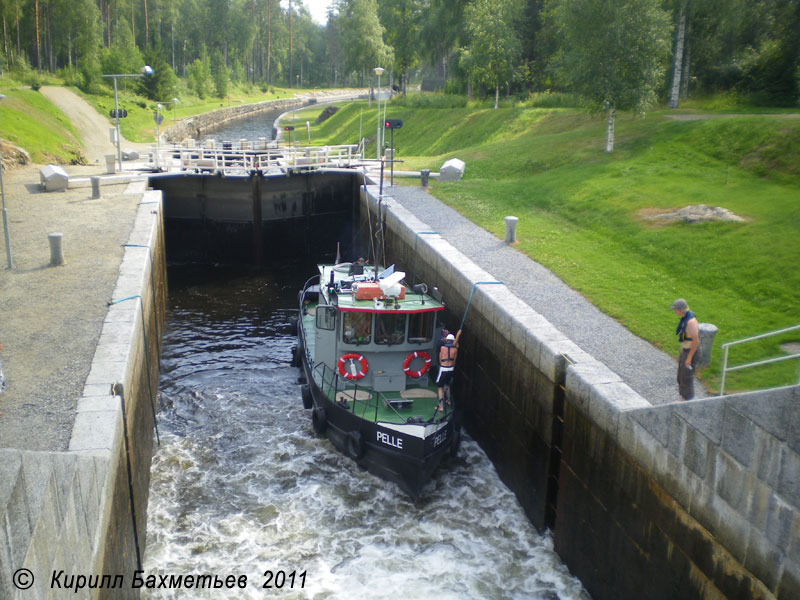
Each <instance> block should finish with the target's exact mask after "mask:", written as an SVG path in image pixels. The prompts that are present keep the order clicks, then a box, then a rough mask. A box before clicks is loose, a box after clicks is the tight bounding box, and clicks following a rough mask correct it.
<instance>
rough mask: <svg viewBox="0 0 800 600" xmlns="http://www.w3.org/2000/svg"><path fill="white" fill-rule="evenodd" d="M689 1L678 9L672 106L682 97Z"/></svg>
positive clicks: (683, 0)
mask: <svg viewBox="0 0 800 600" xmlns="http://www.w3.org/2000/svg"><path fill="white" fill-rule="evenodd" d="M688 3H689V2H688V0H681V3H680V7H679V10H678V28H677V31H676V33H675V55H674V58H673V67H672V89H671V90H670V93H669V107H670V108H678V100H679V98H680V92H681V72H682V69H683V49H684V42H685V40H686V12H687V11H686V8H687V4H688Z"/></svg>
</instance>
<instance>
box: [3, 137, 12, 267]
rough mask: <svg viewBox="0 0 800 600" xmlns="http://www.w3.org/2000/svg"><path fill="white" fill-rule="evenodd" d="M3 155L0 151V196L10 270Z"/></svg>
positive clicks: (9, 241)
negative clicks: (0, 197) (0, 196)
mask: <svg viewBox="0 0 800 600" xmlns="http://www.w3.org/2000/svg"><path fill="white" fill-rule="evenodd" d="M3 170H4V169H3V153H2V151H0V195H2V197H3V233H4V234H5V236H6V261H7V264H6V268H7V269H9V270H11V269H13V268H14V263H13V261H12V260H11V240H10V239H9V235H8V213H7V212H6V188H5V186H4V185H3Z"/></svg>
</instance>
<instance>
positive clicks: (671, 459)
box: [361, 186, 800, 600]
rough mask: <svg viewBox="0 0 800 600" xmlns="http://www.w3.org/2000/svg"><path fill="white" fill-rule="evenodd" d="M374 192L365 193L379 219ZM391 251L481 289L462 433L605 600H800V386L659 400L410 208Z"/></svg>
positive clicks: (392, 222)
mask: <svg viewBox="0 0 800 600" xmlns="http://www.w3.org/2000/svg"><path fill="white" fill-rule="evenodd" d="M377 193H378V192H377V188H376V187H375V186H370V187H369V188H368V190H367V191H366V192H365V193H362V197H361V201H362V217H361V218H362V227H363V226H366V218H367V217H366V215H367V214H368V213H367V210H366V209H367V208H369V210H370V211H371V212H372V214H373V218H374V212H375V210H376V205H377V203H376V201H375V197H376V196H377ZM381 205H382V210H383V214H384V219H385V223H386V231H387V240H386V245H387V254H388V256H390V257H392V262H395V263H397V266H398V268H400V269H402V270H404V271H406V274H407V279H408V280H409V281H411V282H412V283H417V282H422V281H424V282H426V283H427V284H428V286H429V287H431V286H432V285H436V286H438V287H439V289H440V290H441V291H442V293H443V295H444V298H445V301H446V302H447V304H448V309H449V310H448V313H449V317H448V318H449V321H448V327H449V328H450V329H451V330H455V329H457V328H458V326H459V323H460V319H461V317H462V315H463V314H464V310H465V307H466V303H467V301H468V299H469V298H470V295H472V301H471V304H470V308H469V313H468V314H467V318H466V324H465V330H466V331H465V333H464V336H463V337H462V343H461V350H460V352H459V369H458V377H457V380H456V389H455V393H456V394H457V395H456V398H457V399H458V402H459V403H460V405H461V407H462V408H463V409H464V415H465V416H464V418H465V425H466V427H467V430H468V432H469V433H470V435H471V436H472V437H473V438H475V439H476V440H477V441H478V442H479V443H480V444H481V446H482V447H483V448H484V450H485V451H486V452H487V454H488V455H489V457H490V458H491V459H492V462H493V463H494V465H495V467H496V468H497V470H498V472H499V474H500V475H501V477H502V478H503V480H504V481H505V482H506V484H507V485H508V486H509V487H510V488H511V489H512V490H513V491H514V492H515V493H516V495H517V498H518V499H519V501H520V503H521V505H522V506H523V508H524V509H525V511H526V513H527V515H528V516H529V518H530V519H531V521H532V522H533V524H534V525H536V526H537V527H538V528H543V527H549V528H551V529H552V530H553V532H554V538H555V546H556V550H557V551H558V553H559V555H560V556H561V557H562V559H563V560H564V561H565V563H566V564H567V565H568V566H569V568H570V570H571V571H572V572H573V573H575V574H576V575H577V576H578V577H579V578H580V579H581V581H582V582H583V583H584V585H585V586H586V588H587V589H588V590H589V592H590V594H591V595H592V597H593V598H595V599H597V600H604V599H609V600H611V599H614V600H618V599H631V600H634V599H635V600H639V599H641V598H650V599H664V600H674V599H675V598H709V599H711V598H714V599H716V598H780V599H789V598H798V597H800V454H798V452H800V428H798V425H800V412H799V411H798V410H797V408H796V407H797V404H798V400H800V387H799V386H793V387H789V388H782V389H778V390H768V391H765V392H758V393H750V394H741V395H736V396H733V395H732V396H726V397H724V398H709V399H706V400H700V401H694V402H690V403H676V404H670V405H663V406H657V407H654V406H652V405H651V404H650V403H649V402H648V401H647V400H645V399H644V398H642V397H641V396H639V395H638V394H637V393H636V392H634V391H633V390H632V389H631V388H630V387H629V386H627V385H626V384H625V383H624V382H622V380H621V379H620V377H619V376H617V375H616V374H615V373H613V372H612V371H611V370H610V369H608V368H607V367H605V365H603V364H601V363H600V362H598V361H597V360H595V359H594V358H593V357H592V356H590V355H589V354H587V353H586V352H584V351H583V350H581V348H579V347H578V346H577V345H576V344H574V343H573V342H572V341H571V340H569V339H567V338H566V336H565V335H564V334H562V333H561V332H560V331H559V330H557V329H556V328H555V327H553V326H552V325H551V324H550V323H549V322H548V321H547V320H546V319H544V317H542V316H541V315H539V314H538V313H536V312H535V311H534V310H533V309H532V308H530V307H529V306H528V305H527V304H526V303H524V302H523V301H522V300H520V299H519V298H517V297H516V296H514V295H513V294H512V293H511V292H509V291H508V289H506V287H505V286H503V285H498V284H478V285H475V284H476V283H477V282H486V281H493V279H494V278H493V277H492V276H491V275H490V274H489V273H487V272H485V271H483V270H482V269H480V268H479V267H477V266H476V265H475V264H474V263H472V262H471V261H470V260H469V259H468V258H467V257H465V256H464V255H463V254H461V253H460V252H459V251H457V250H456V249H454V248H453V247H452V246H450V244H448V243H447V242H446V241H444V240H443V239H442V238H441V237H440V236H439V235H437V234H435V233H433V232H430V231H429V227H428V226H427V225H426V224H425V223H423V222H421V221H420V220H418V219H417V218H416V217H414V216H413V215H412V214H411V213H409V212H408V211H406V210H405V209H404V208H403V207H402V206H399V205H398V204H396V203H394V202H392V200H391V198H384V199H383V200H382V202H381Z"/></svg>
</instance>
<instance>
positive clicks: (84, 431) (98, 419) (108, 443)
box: [69, 407, 122, 452]
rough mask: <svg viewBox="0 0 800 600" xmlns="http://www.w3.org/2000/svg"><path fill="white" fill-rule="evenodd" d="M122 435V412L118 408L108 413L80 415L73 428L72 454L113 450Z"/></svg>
mask: <svg viewBox="0 0 800 600" xmlns="http://www.w3.org/2000/svg"><path fill="white" fill-rule="evenodd" d="M121 435H122V410H121V409H120V407H116V408H114V409H112V410H107V411H94V412H82V413H78V414H77V415H76V417H75V425H74V426H73V427H72V438H71V439H70V442H69V451H70V452H82V451H83V452H85V451H89V450H106V451H108V450H113V449H116V448H117V444H118V442H119V436H121Z"/></svg>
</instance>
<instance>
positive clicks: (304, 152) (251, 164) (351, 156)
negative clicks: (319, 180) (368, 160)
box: [153, 140, 363, 174]
mask: <svg viewBox="0 0 800 600" xmlns="http://www.w3.org/2000/svg"><path fill="white" fill-rule="evenodd" d="M153 156H154V163H155V165H156V166H161V167H163V168H165V169H167V170H169V169H171V168H178V169H180V170H183V171H208V172H222V173H229V174H234V173H250V172H253V171H262V172H269V171H286V170H295V169H303V170H313V169H321V168H326V167H327V168H348V167H355V166H359V165H361V164H362V161H363V153H362V150H361V148H360V146H356V145H350V144H342V145H336V146H307V147H298V146H272V147H267V145H266V143H264V142H262V141H261V140H259V141H258V142H247V141H246V140H241V141H239V142H236V143H231V144H230V146H228V145H227V144H226V147H223V148H220V147H219V146H218V145H214V146H212V147H190V146H172V147H168V148H165V147H163V146H162V147H161V148H158V149H155V148H154V149H153ZM176 158H177V159H178V164H176V163H175V159H176Z"/></svg>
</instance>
